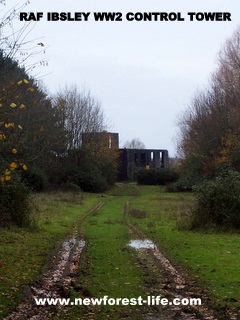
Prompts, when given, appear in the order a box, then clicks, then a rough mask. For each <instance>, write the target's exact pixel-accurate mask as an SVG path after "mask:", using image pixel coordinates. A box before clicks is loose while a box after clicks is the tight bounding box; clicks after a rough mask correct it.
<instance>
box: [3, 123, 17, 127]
mask: <svg viewBox="0 0 240 320" xmlns="http://www.w3.org/2000/svg"><path fill="white" fill-rule="evenodd" d="M14 126H15V124H14V123H13V122H9V123H5V128H10V127H12V128H14Z"/></svg>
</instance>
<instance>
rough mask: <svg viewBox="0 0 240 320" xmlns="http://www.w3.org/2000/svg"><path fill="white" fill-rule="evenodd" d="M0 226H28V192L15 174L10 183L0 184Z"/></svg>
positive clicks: (29, 218) (29, 217)
mask: <svg viewBox="0 0 240 320" xmlns="http://www.w3.org/2000/svg"><path fill="white" fill-rule="evenodd" d="M0 208H1V210H0V226H7V225H17V226H19V227H23V226H30V225H31V224H32V222H33V220H32V219H31V207H30V191H29V188H28V187H27V186H26V185H25V184H24V183H23V182H22V181H21V179H20V177H19V176H18V175H17V174H12V179H11V180H10V181H7V182H4V183H0Z"/></svg>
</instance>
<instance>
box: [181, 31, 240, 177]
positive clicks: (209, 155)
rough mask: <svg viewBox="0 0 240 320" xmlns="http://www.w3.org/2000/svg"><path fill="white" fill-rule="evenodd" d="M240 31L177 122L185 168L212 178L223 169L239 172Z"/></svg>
mask: <svg viewBox="0 0 240 320" xmlns="http://www.w3.org/2000/svg"><path fill="white" fill-rule="evenodd" d="M239 88H240V28H239V29H238V30H237V31H236V32H235V33H234V34H233V36H232V37H231V38H230V39H229V40H227V41H226V43H225V46H224V47H223V49H222V50H221V51H220V53H219V59H218V68H217V70H216V71H215V72H214V74H213V75H212V77H211V80H210V83H209V87H208V88H207V89H205V90H204V91H202V92H200V93H198V94H197V95H195V97H194V99H193V101H192V103H191V105H190V107H189V108H188V110H187V111H186V112H185V113H184V115H183V116H182V117H181V119H180V121H179V129H180V143H179V147H180V151H181V154H182V156H183V158H184V159H185V163H186V164H188V167H190V166H191V163H192V164H193V163H194V168H196V167H198V168H201V172H202V173H203V174H207V175H211V174H212V173H213V172H214V171H215V170H216V169H218V168H219V167H221V166H222V165H226V164H231V165H233V166H234V167H235V168H236V169H240V165H239V160H240V152H239V150H240V143H239V141H240V91H239Z"/></svg>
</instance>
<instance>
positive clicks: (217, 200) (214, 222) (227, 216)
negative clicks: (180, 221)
mask: <svg viewBox="0 0 240 320" xmlns="http://www.w3.org/2000/svg"><path fill="white" fill-rule="evenodd" d="M195 192H196V198H197V201H196V206H195V208H194V209H193V210H192V212H191V215H192V218H191V219H192V227H193V228H201V227H206V226H217V227H220V228H223V229H227V228H240V214H239V208H240V173H239V172H236V171H233V170H227V171H224V172H222V173H221V174H220V175H219V176H217V177H216V178H215V179H213V180H210V181H206V182H204V183H202V184H201V185H199V186H197V187H195Z"/></svg>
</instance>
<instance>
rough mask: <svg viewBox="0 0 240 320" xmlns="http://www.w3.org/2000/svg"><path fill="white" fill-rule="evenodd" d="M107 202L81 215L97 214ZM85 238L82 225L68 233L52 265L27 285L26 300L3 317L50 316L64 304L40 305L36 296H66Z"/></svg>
mask: <svg viewBox="0 0 240 320" xmlns="http://www.w3.org/2000/svg"><path fill="white" fill-rule="evenodd" d="M103 204H104V202H100V203H98V204H97V205H96V206H95V207H94V208H93V209H92V210H91V211H90V212H88V213H87V214H86V215H85V216H83V217H82V218H81V221H82V220H83V219H85V218H86V217H87V216H89V215H91V214H94V213H95V212H96V211H97V210H98V209H100V207H101V206H102V205H103ZM84 247H85V241H84V240H83V239H81V236H80V234H79V231H78V228H77V227H75V229H74V231H73V233H72V235H71V236H70V237H68V238H67V239H66V240H65V241H64V242H63V243H62V245H61V247H60V249H58V250H56V252H55V254H54V255H53V256H52V258H51V262H50V263H49V266H48V269H47V270H46V271H45V272H44V273H43V274H42V275H41V278H40V277H39V280H38V281H36V282H35V283H34V284H33V285H32V286H30V287H28V288H27V289H26V292H25V295H24V299H23V301H22V303H21V304H20V305H19V306H18V307H17V308H16V310H15V311H13V312H12V313H11V314H9V315H8V316H7V317H5V318H4V319H3V320H26V319H31V320H46V319H50V318H51V316H52V315H53V314H54V313H55V312H56V311H57V309H59V308H61V307H60V306H49V305H44V306H37V304H36V302H35V299H39V298H41V299H42V298H52V299H57V298H60V299H62V298H66V297H67V296H68V291H69V289H70V287H71V286H72V285H73V284H74V280H75V278H76V276H77V271H78V268H79V263H80V257H81V253H82V251H83V249H84Z"/></svg>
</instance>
